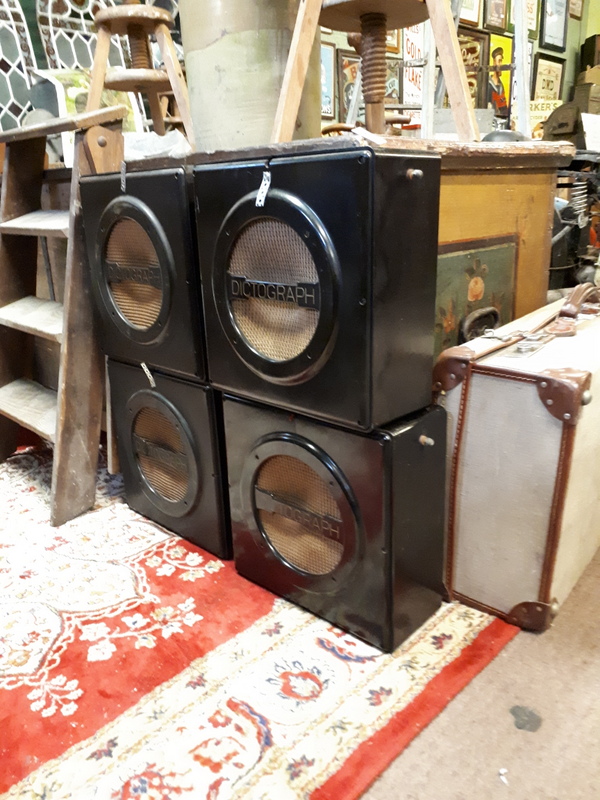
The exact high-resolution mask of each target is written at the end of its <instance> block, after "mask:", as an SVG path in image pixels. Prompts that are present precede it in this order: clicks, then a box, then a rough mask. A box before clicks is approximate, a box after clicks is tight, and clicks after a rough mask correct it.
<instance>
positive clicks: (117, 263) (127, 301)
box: [104, 217, 163, 330]
mask: <svg viewBox="0 0 600 800" xmlns="http://www.w3.org/2000/svg"><path fill="white" fill-rule="evenodd" d="M104 260H105V275H106V279H107V282H108V286H109V291H110V294H111V297H112V300H113V302H114V304H115V305H116V307H117V308H118V309H119V311H120V313H121V314H122V316H123V317H124V319H125V320H126V321H127V323H128V324H129V325H131V326H132V327H134V328H140V329H142V330H148V329H149V328H151V327H152V325H154V323H155V322H156V321H157V319H158V317H159V315H160V312H161V309H162V305H163V277H162V273H161V265H160V261H159V258H158V254H157V252H156V249H155V248H154V245H153V244H152V242H151V241H150V237H149V236H148V234H147V233H146V231H145V230H144V229H143V228H142V226H141V225H140V224H139V223H138V222H136V221H135V220H133V219H129V218H127V217H125V218H124V219H121V220H118V221H117V222H116V223H115V224H114V225H113V227H112V229H111V231H110V233H109V235H108V239H107V242H106V250H105V256H104Z"/></svg>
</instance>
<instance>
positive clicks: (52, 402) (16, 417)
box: [0, 378, 56, 442]
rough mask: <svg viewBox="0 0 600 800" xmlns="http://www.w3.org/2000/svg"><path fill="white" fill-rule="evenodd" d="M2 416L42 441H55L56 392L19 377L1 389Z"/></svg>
mask: <svg viewBox="0 0 600 800" xmlns="http://www.w3.org/2000/svg"><path fill="white" fill-rule="evenodd" d="M0 413H1V414H4V416H5V417H8V418H9V419H11V420H12V421H13V422H17V423H18V424H19V425H22V426H23V427H24V428H27V429H28V430H30V431H33V432H34V433H37V434H38V436H41V437H42V438H43V439H47V440H48V441H50V442H53V441H54V438H55V431H56V392H53V391H52V390H51V389H46V388H44V387H43V386H40V384H39V383H36V382H35V381H30V380H27V379H24V378H19V379H17V380H16V381H12V382H11V383H8V384H6V386H2V387H1V388H0Z"/></svg>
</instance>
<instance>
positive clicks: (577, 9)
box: [569, 0, 584, 19]
mask: <svg viewBox="0 0 600 800" xmlns="http://www.w3.org/2000/svg"><path fill="white" fill-rule="evenodd" d="M583 1H584V0H569V16H570V17H572V18H573V19H582V18H583Z"/></svg>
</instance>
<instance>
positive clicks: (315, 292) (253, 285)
mask: <svg viewBox="0 0 600 800" xmlns="http://www.w3.org/2000/svg"><path fill="white" fill-rule="evenodd" d="M227 291H228V297H229V300H230V301H231V300H250V299H251V298H253V299H258V300H277V301H279V302H280V303H293V304H294V305H297V306H300V307H301V308H312V309H313V310H314V311H320V310H321V287H320V286H319V284H318V283H296V284H294V283H272V282H269V281H249V280H248V279H247V278H245V277H243V276H241V275H229V274H228V275H227Z"/></svg>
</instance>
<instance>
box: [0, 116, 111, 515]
mask: <svg viewBox="0 0 600 800" xmlns="http://www.w3.org/2000/svg"><path fill="white" fill-rule="evenodd" d="M125 114H126V109H125V107H123V106H117V107H114V108H107V109H103V110H101V111H93V112H85V113H82V114H77V115H74V116H72V117H66V118H63V119H55V120H50V121H49V122H47V123H43V124H41V125H33V126H30V127H25V128H18V129H15V130H12V131H7V132H4V133H2V134H0V143H4V144H5V147H6V149H5V158H4V171H3V175H2V194H1V198H0V458H1V459H2V460H4V459H5V458H7V457H8V456H9V455H11V454H12V453H13V452H14V451H15V448H16V446H17V444H18V430H19V426H23V427H24V428H27V429H29V430H31V431H34V432H35V433H37V434H38V435H39V436H41V437H42V438H43V439H45V440H47V441H49V442H52V443H53V445H54V459H53V468H52V489H51V519H50V521H51V523H52V524H53V525H60V524H62V523H63V522H66V521H67V520H69V519H72V518H73V517H75V516H77V515H78V514H81V513H83V512H84V511H86V510H87V509H89V508H90V507H91V506H92V505H93V503H94V498H95V491H96V468H97V460H98V445H99V440H100V425H101V418H102V403H103V395H104V361H103V358H102V356H101V353H100V350H99V348H98V346H97V342H96V337H95V334H94V326H93V318H92V306H91V300H90V291H89V285H88V280H89V271H88V269H87V257H86V251H85V242H84V238H83V223H82V217H81V206H80V200H79V178H80V176H81V175H82V174H89V173H90V172H94V171H100V170H102V169H107V170H108V169H118V168H119V164H120V162H121V160H122V157H123V142H122V134H121V124H122V123H121V121H122V119H123V117H124V116H125ZM69 131H73V132H74V133H75V157H74V163H73V171H72V175H71V184H70V186H71V188H70V206H69V209H68V210H65V211H62V210H42V208H41V205H42V203H41V198H42V190H43V186H44V182H45V175H44V158H45V150H46V138H47V137H48V136H50V135H52V134H57V133H64V132H69ZM39 237H61V238H67V239H68V242H67V259H66V267H65V289H64V298H63V301H62V302H60V301H59V300H58V299H54V300H46V299H42V298H40V297H37V296H36V274H37V253H38V239H39ZM33 337H40V338H42V339H47V340H49V341H51V342H57V343H59V345H60V368H59V379H58V391H52V390H51V389H48V388H46V387H45V386H42V385H41V384H40V383H38V382H36V381H35V380H34V379H33V377H34V363H33V362H34V348H33Z"/></svg>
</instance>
